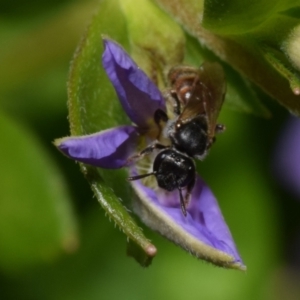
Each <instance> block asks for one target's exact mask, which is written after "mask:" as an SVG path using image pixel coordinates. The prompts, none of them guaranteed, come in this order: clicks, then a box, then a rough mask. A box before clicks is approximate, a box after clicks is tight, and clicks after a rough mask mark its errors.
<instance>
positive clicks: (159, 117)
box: [154, 109, 169, 139]
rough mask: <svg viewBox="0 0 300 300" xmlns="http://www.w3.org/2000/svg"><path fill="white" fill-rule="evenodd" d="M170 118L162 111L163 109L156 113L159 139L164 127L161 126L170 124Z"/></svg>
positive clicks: (155, 118)
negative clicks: (162, 123)
mask: <svg viewBox="0 0 300 300" xmlns="http://www.w3.org/2000/svg"><path fill="white" fill-rule="evenodd" d="M168 120H169V118H168V116H167V114H166V113H165V112H164V111H163V110H161V109H157V110H156V111H155V113H154V121H155V123H156V125H157V127H158V134H157V137H156V138H157V139H158V138H159V137H160V135H161V132H162V126H161V124H160V123H161V122H164V123H166V122H168Z"/></svg>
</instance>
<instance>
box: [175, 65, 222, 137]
mask: <svg viewBox="0 0 300 300" xmlns="http://www.w3.org/2000/svg"><path fill="white" fill-rule="evenodd" d="M225 91H226V84H225V75H224V71H223V68H222V66H221V65H220V64H219V63H216V62H214V63H211V62H204V63H203V64H202V65H201V67H200V68H199V72H198V78H196V79H195V82H194V87H193V89H192V91H191V96H190V98H189V100H188V102H187V104H186V106H185V107H184V109H183V112H182V113H181V115H180V117H179V119H180V120H181V121H182V122H184V121H185V120H190V119H192V118H194V117H196V116H198V115H201V114H204V115H205V116H206V118H207V125H208V135H209V136H210V137H213V136H214V135H215V128H216V123H217V118H218V115H219V113H220V109H221V107H222V104H223V102H224V96H225Z"/></svg>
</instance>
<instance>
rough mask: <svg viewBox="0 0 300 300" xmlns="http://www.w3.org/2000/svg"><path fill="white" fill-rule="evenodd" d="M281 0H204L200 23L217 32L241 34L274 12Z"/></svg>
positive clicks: (256, 25) (259, 23)
mask: <svg viewBox="0 0 300 300" xmlns="http://www.w3.org/2000/svg"><path fill="white" fill-rule="evenodd" d="M280 1H281V0H260V1H240V0H222V1H218V0H206V1H204V14H203V21H202V25H203V26H204V27H205V28H206V29H209V30H211V31H213V32H215V33H218V34H228V35H235V34H243V33H246V32H249V31H251V30H253V29H254V28H256V27H258V26H260V25H261V24H262V23H264V22H265V20H266V19H268V18H269V17H271V16H272V15H273V14H274V13H276V9H277V5H278V3H279V2H280Z"/></svg>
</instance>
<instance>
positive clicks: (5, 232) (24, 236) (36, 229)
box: [0, 112, 78, 272]
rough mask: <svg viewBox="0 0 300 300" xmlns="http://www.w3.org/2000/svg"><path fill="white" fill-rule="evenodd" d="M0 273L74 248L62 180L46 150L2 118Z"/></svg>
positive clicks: (74, 234)
mask: <svg viewBox="0 0 300 300" xmlns="http://www.w3.org/2000/svg"><path fill="white" fill-rule="evenodd" d="M0 131H1V137H2V138H1V139H2V142H1V148H0V165H1V172H2V176H0V187H1V188H0V240H1V243H0V270H1V271H6V272H19V271H20V270H24V269H26V268H29V267H33V266H36V265H38V264H41V263H45V262H48V263H49V262H50V261H52V260H53V259H54V258H55V256H57V255H58V254H59V253H60V252H62V250H64V251H74V250H75V249H76V247H77V243H78V241H77V232H76V223H75V219H74V216H73V210H72V208H71V206H70V202H69V201H70V198H69V195H68V193H67V192H66V190H65V186H64V181H63V180H62V178H61V175H60V174H59V172H58V170H57V169H56V168H55V167H54V166H53V161H52V159H51V158H49V155H48V153H47V152H46V151H45V149H44V147H43V146H41V145H40V143H39V142H38V141H37V140H36V139H35V138H34V137H33V136H32V134H31V133H30V132H29V131H28V130H27V129H26V128H24V126H22V125H21V124H17V123H16V122H14V121H13V120H11V119H10V118H8V117H7V116H5V115H4V114H3V113H2V112H1V115H0Z"/></svg>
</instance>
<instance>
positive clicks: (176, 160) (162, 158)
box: [153, 149, 196, 192]
mask: <svg viewBox="0 0 300 300" xmlns="http://www.w3.org/2000/svg"><path fill="white" fill-rule="evenodd" d="M153 172H154V173H155V176H156V180H157V184H158V185H159V187H161V188H163V189H165V190H167V191H170V192H171V191H173V190H175V189H178V188H184V187H186V186H188V185H189V184H190V183H191V182H192V181H193V180H194V177H195V172H196V170H195V164H194V162H193V161H192V160H191V159H190V158H189V157H188V156H186V155H184V154H182V153H179V152H178V151H174V150H172V149H167V150H163V151H161V152H160V153H159V154H158V155H157V156H156V158H155V160H154V164H153Z"/></svg>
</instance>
